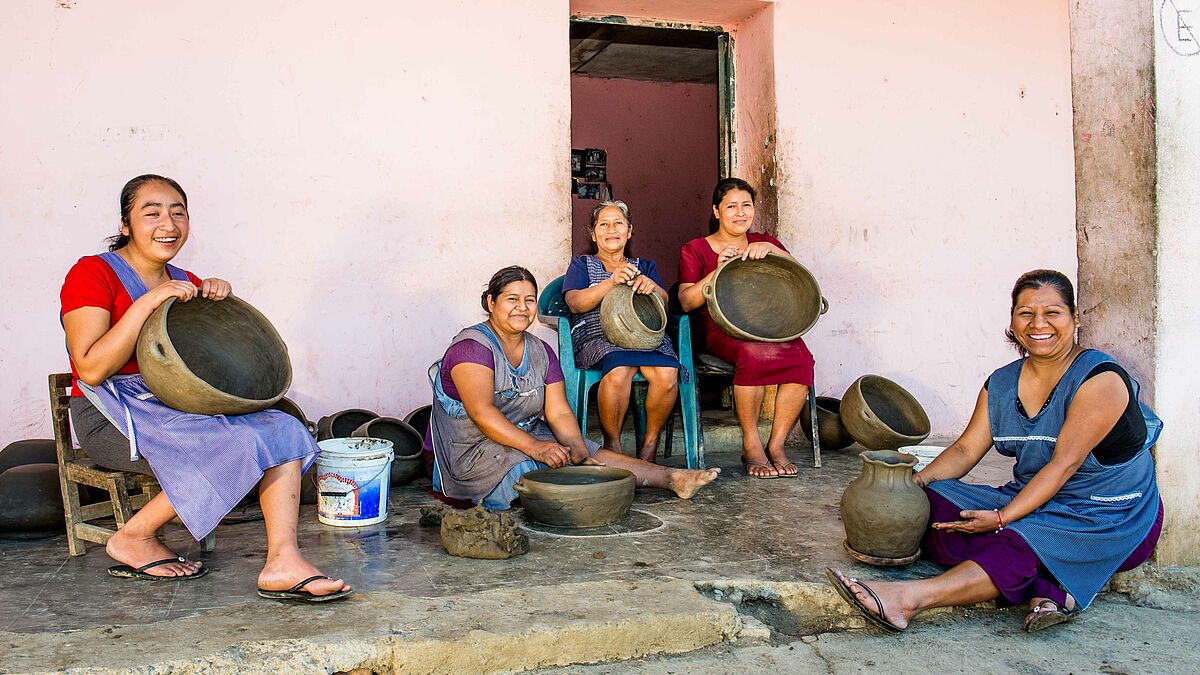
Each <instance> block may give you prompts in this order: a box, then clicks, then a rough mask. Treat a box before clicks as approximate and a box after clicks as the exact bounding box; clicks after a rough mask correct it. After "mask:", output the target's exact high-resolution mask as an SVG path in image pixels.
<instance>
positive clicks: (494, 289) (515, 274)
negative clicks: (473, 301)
mask: <svg viewBox="0 0 1200 675" xmlns="http://www.w3.org/2000/svg"><path fill="white" fill-rule="evenodd" d="M517 281H528V282H529V283H531V284H533V293H534V295H537V291H538V283H537V279H535V278H533V272H530V271H529V270H527V269H525V268H524V267H521V266H520V265H510V266H508V267H505V268H504V269H502V270H500V271H499V272H496V273H495V274H493V275H492V278H491V280H489V281H488V285H487V289H485V290H484V291H483V295H481V296H479V303H480V304H481V305H483V311H485V312H488V311H490V310H488V298H491V299H492V302H495V301H496V299H497V298H499V297H500V294H501V293H503V292H504V287H505V286H507V285H509V284H511V283H515V282H517Z"/></svg>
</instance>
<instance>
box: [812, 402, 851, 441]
mask: <svg viewBox="0 0 1200 675" xmlns="http://www.w3.org/2000/svg"><path fill="white" fill-rule="evenodd" d="M841 407H842V399H840V398H834V397H832V396H818V397H817V436H818V437H820V440H821V448H822V449H823V450H841V449H842V448H848V447H850V445H851V444H853V443H854V437H853V436H851V435H850V432H848V431H846V427H845V425H843V424H842V415H841ZM800 427H801V428H802V429H804V435H805V437H807V438H812V413H811V412H810V410H809V406H808V403H805V404H804V410H803V411H802V412H801V413H800Z"/></svg>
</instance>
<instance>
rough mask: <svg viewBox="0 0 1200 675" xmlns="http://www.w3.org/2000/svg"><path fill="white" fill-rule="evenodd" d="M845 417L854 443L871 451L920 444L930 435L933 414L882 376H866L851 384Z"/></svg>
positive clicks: (844, 402) (844, 401) (844, 399)
mask: <svg viewBox="0 0 1200 675" xmlns="http://www.w3.org/2000/svg"><path fill="white" fill-rule="evenodd" d="M841 417H842V424H843V425H845V427H846V431H849V432H850V435H851V436H853V437H854V440H856V441H858V442H859V443H860V444H861V445H862V446H863V447H864V448H868V449H871V450H885V449H886V450H895V449H896V448H899V447H901V446H905V445H918V444H920V442H921V441H923V440H925V438H926V437H928V436H929V415H926V414H925V409H924V408H922V407H921V404H920V403H918V402H917V399H916V398H914V397H913V395H912V394H910V393H908V392H907V391H905V390H904V387H901V386H900V385H898V384H896V383H895V382H892V381H891V380H889V379H887V378H886V377H880V376H878V375H863V376H862V377H860V378H858V379H857V380H855V381H854V383H853V384H851V385H850V388H849V389H847V390H846V393H845V394H844V395H843V396H842V407H841ZM819 423H820V422H818V424H819Z"/></svg>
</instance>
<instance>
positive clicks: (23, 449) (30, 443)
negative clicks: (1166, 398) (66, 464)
mask: <svg viewBox="0 0 1200 675" xmlns="http://www.w3.org/2000/svg"><path fill="white" fill-rule="evenodd" d="M57 463H58V450H56V449H55V448H54V439H51V438H34V439H29V440H25V441H13V442H12V443H9V444H8V445H6V446H4V449H3V450H0V473H4V472H5V471H8V470H9V469H11V468H13V467H14V466H22V465H25V464H57Z"/></svg>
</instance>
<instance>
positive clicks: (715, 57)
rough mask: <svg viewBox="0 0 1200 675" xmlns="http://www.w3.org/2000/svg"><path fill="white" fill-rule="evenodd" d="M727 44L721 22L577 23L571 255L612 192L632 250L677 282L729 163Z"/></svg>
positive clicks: (585, 243)
mask: <svg viewBox="0 0 1200 675" xmlns="http://www.w3.org/2000/svg"><path fill="white" fill-rule="evenodd" d="M728 50H729V40H728V35H727V34H725V33H722V32H719V31H715V30H703V29H700V30H692V29H678V28H657V27H649V26H631V25H625V24H613V23H604V22H592V21H586V20H572V21H571V52H570V56H571V60H570V64H571V65H570V67H571V147H572V148H573V149H575V150H576V151H581V152H574V153H573V156H572V175H573V176H574V179H573V180H574V189H573V190H572V197H571V200H572V218H571V220H572V236H571V248H572V252H573V253H574V254H575V255H578V254H581V253H584V252H587V251H588V250H589V244H590V238H589V236H588V233H587V226H588V221H589V219H590V217H591V213H592V210H593V209H594V208H595V206H596V204H598V203H599V200H600V199H602V198H604V197H606V196H609V195H611V198H613V199H619V200H622V201H624V202H625V203H627V204H628V205H629V209H630V213H631V219H632V221H633V223H634V237H633V240H632V242H631V245H632V248H633V255H635V256H636V257H640V258H650V259H652V260H654V261H655V262H656V263H657V265H658V270H659V272H660V274H661V276H662V279H663V282H664V283H665V284H666V285H668V286H669V285H671V284H672V283H674V282H675V280H676V276H677V265H678V259H679V249H680V247H681V246H682V245H683V244H684V243H685V242H687V241H688V240H690V239H693V238H695V237H698V236H702V235H705V234H708V222H709V215H710V214H711V211H710V209H709V204H710V196H711V192H712V188H713V185H714V184H715V183H716V181H717V179H718V178H719V177H720V176H721V175H723V174H726V173H727V172H728V170H729V168H728V167H729V166H730V164H731V155H732V131H731V130H732V125H731V124H730V122H729V116H730V111H731V109H732V106H731V101H730V100H729V96H728V93H727V92H728V91H730V90H731V88H730V87H729V85H730V75H731V73H730V72H729V71H730V63H731V60H730V59H728V58H727V55H728ZM589 150H590V151H593V152H588V151H589ZM596 150H601V151H603V152H594V151H596Z"/></svg>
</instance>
